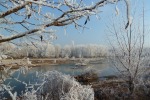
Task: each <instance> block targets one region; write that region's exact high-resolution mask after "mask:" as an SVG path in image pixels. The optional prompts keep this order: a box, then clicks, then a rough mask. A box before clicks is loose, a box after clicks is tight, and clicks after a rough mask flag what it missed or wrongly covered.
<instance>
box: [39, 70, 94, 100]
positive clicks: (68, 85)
mask: <svg viewBox="0 0 150 100" xmlns="http://www.w3.org/2000/svg"><path fill="white" fill-rule="evenodd" d="M40 94H42V96H41V95H40ZM40 94H38V95H39V97H38V99H39V100H42V99H44V98H47V99H48V100H94V92H93V89H92V88H91V86H82V85H81V84H80V83H78V82H77V81H76V80H75V79H74V78H72V77H71V76H69V75H64V74H62V73H59V72H57V71H49V72H47V73H46V77H45V84H44V85H43V88H42V90H41V91H40Z"/></svg>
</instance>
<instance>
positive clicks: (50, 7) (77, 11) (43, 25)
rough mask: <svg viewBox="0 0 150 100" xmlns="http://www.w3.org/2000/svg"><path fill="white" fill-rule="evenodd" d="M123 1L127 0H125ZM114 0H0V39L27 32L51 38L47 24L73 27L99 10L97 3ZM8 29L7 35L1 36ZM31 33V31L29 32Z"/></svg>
mask: <svg viewBox="0 0 150 100" xmlns="http://www.w3.org/2000/svg"><path fill="white" fill-rule="evenodd" d="M125 1H127V0H125ZM114 2H118V0H100V1H97V2H94V1H93V3H92V2H91V3H87V4H86V3H85V1H83V0H62V1H60V0H57V1H54V0H5V1H0V8H1V11H0V25H1V27H0V29H1V39H0V43H2V42H6V41H11V40H15V39H18V38H21V37H25V36H27V37H28V39H32V40H36V39H37V38H35V37H32V36H33V35H36V34H38V35H39V39H40V40H41V41H43V40H44V39H45V37H44V36H43V34H44V33H45V34H49V35H50V38H51V39H55V38H56V37H55V35H54V34H53V33H54V31H53V29H52V28H51V27H53V26H54V27H59V26H65V25H69V24H74V25H75V28H77V29H78V27H82V25H79V24H78V22H77V21H78V20H79V19H81V18H84V19H85V24H86V23H87V21H88V20H89V18H90V16H91V15H96V14H98V13H99V9H98V8H99V7H102V6H104V5H106V4H108V3H114ZM5 33H8V36H7V37H4V36H2V35H3V34H5ZM31 34H32V35H31Z"/></svg>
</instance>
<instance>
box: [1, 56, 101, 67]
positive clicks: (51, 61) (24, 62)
mask: <svg viewBox="0 0 150 100" xmlns="http://www.w3.org/2000/svg"><path fill="white" fill-rule="evenodd" d="M102 59H104V58H31V59H27V58H23V59H5V60H1V64H0V66H4V67H10V66H11V67H12V69H16V68H19V67H20V66H28V67H37V66H42V65H43V66H44V65H59V64H69V63H77V62H79V61H81V60H83V61H85V60H86V61H87V62H89V61H99V60H102Z"/></svg>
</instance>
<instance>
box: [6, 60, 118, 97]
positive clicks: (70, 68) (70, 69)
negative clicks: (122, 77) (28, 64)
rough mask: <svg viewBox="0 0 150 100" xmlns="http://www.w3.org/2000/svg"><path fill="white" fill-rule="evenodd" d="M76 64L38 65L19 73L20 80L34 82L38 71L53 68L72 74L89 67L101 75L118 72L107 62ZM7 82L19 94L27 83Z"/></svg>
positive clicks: (14, 75)
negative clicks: (24, 72)
mask: <svg viewBox="0 0 150 100" xmlns="http://www.w3.org/2000/svg"><path fill="white" fill-rule="evenodd" d="M74 67H75V65H74V64H61V65H49V66H38V67H33V68H31V69H30V70H29V71H28V72H27V73H26V74H25V75H23V74H20V75H19V80H21V81H24V82H26V83H29V82H30V83H34V82H36V81H37V79H36V75H35V73H36V71H38V72H46V71H52V70H57V71H59V72H62V73H65V74H69V75H72V76H75V75H80V74H82V73H84V71H85V70H88V69H91V68H92V69H96V71H97V72H98V73H99V76H100V77H101V76H109V75H114V74H115V73H116V70H115V69H114V68H113V67H112V66H110V64H108V63H107V62H104V63H98V64H91V65H89V66H84V67H82V66H81V67H78V68H74ZM18 74H19V72H15V73H14V74H13V77H18ZM4 83H5V84H8V83H9V84H10V85H11V86H15V87H14V91H17V93H18V95H20V94H21V92H23V91H24V90H25V85H23V84H22V83H20V82H17V81H15V80H13V79H8V80H6V81H5V82H4ZM5 97H9V95H8V94H7V93H6V94H5Z"/></svg>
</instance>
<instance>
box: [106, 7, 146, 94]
mask: <svg viewBox="0 0 150 100" xmlns="http://www.w3.org/2000/svg"><path fill="white" fill-rule="evenodd" d="M144 14H145V13H144V6H143V10H142V15H143V16H142V18H139V17H135V18H134V19H132V20H130V22H129V26H128V28H127V27H124V26H125V25H126V24H125V19H124V18H123V17H120V16H118V17H117V19H113V22H112V24H110V25H109V26H110V27H107V29H108V31H109V32H110V33H111V34H112V35H111V36H110V37H109V43H110V44H111V47H112V51H113V52H112V53H113V55H114V57H113V58H112V61H113V64H114V65H115V67H116V68H117V70H118V71H119V72H120V73H121V75H122V76H123V77H124V78H125V81H126V83H128V87H129V90H130V93H131V95H132V94H133V93H134V89H135V85H136V84H137V80H138V78H139V76H140V75H141V74H143V72H145V69H146V66H145V65H147V63H146V61H145V60H147V58H146V56H144V55H143V50H144V43H145V33H146V32H145V30H146V26H145V19H144V18H145V15H144ZM127 15H130V18H131V15H134V14H132V13H131V12H130V14H129V12H127ZM119 19H120V20H119ZM115 20H119V21H120V24H118V23H116V22H115ZM111 56H112V55H111Z"/></svg>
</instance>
